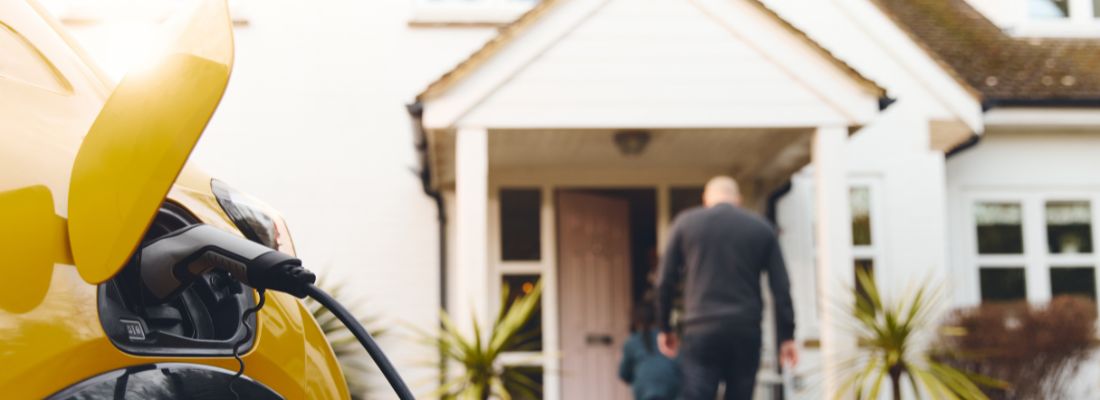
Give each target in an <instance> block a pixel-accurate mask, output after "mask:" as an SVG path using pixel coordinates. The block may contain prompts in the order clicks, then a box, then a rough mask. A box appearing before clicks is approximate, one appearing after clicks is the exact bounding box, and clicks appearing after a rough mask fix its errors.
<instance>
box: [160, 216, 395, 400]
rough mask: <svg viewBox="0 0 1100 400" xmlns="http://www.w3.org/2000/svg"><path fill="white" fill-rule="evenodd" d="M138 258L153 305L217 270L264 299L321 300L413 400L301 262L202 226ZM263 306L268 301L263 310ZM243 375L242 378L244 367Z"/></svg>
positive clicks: (169, 238) (365, 335)
mask: <svg viewBox="0 0 1100 400" xmlns="http://www.w3.org/2000/svg"><path fill="white" fill-rule="evenodd" d="M138 256H139V257H140V263H141V280H142V283H143V284H144V286H145V290H146V292H147V294H148V295H149V296H146V297H147V298H150V299H153V300H154V301H161V302H163V301H168V300H171V299H172V298H174V297H175V296H176V295H178V294H179V293H180V292H181V291H183V290H184V289H186V288H187V287H188V286H189V285H190V284H191V283H192V282H194V281H195V280H196V279H198V278H199V277H201V276H202V274H204V273H206V272H207V271H210V270H212V269H220V270H223V271H226V272H228V273H229V275H230V276H232V277H233V278H234V279H236V280H237V281H240V282H241V283H244V284H246V285H248V286H251V287H253V288H256V289H257V290H260V291H261V293H262V291H263V290H265V289H267V290H275V291H279V292H283V293H287V294H290V295H292V296H294V297H298V298H304V297H306V296H309V297H311V298H313V299H314V300H317V302H318V303H321V305H322V306H324V307H325V308H327V309H328V310H329V311H331V312H332V314H333V315H335V316H336V318H337V319H339V320H340V322H342V323H343V324H344V326H346V327H347V328H348V330H350V331H351V333H352V334H353V335H355V338H356V339H357V340H359V344H361V345H362V346H363V348H364V349H366V350H367V354H369V355H370V357H371V359H372V360H374V363H375V364H376V365H377V366H378V369H379V370H381V371H382V375H384V376H385V377H386V381H388V382H389V384H390V386H391V387H392V388H393V390H394V392H395V393H397V397H398V398H399V399H401V400H413V399H414V397H413V395H412V392H411V391H409V387H408V386H407V385H405V381H404V380H403V379H401V375H400V374H398V373H397V369H395V368H394V367H393V364H391V363H390V360H389V358H387V357H386V354H385V353H384V352H382V348H381V347H378V343H376V342H375V341H374V338H372V337H371V335H370V334H369V333H367V330H366V329H364V328H363V325H360V324H359V321H358V320H356V318H355V317H354V316H353V315H352V314H351V313H350V312H348V310H347V309H346V308H344V306H343V305H341V304H340V303H339V302H338V301H336V299H333V298H332V296H329V294H328V293H325V291H324V290H321V289H320V288H318V287H317V286H314V285H313V283H314V282H316V281H317V276H316V275H314V274H313V273H312V272H310V271H309V270H307V269H305V268H304V267H302V261H301V260H299V259H297V258H294V257H292V256H290V255H289V254H285V253H282V252H279V251H276V250H272V249H271V248H269V247H266V246H263V245H261V244H258V243H255V242H252V241H250V240H248V239H245V238H243V237H240V236H237V235H234V234H232V233H229V232H226V231H224V230H221V229H218V228H215V227H212V226H209V225H202V224H199V225H192V226H188V227H186V228H183V229H180V230H178V231H175V232H172V233H170V234H168V235H165V236H163V237H161V238H158V239H157V240H156V241H153V242H151V243H149V244H148V245H146V246H145V247H143V248H142V249H141V250H140V251H139V253H138ZM262 304H263V297H261V303H260V305H262ZM256 308H257V309H258V308H259V307H256ZM242 318H243V317H242ZM245 329H248V327H247V326H246V327H245ZM241 370H242V372H243V363H242V367H241Z"/></svg>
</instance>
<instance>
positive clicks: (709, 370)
mask: <svg viewBox="0 0 1100 400" xmlns="http://www.w3.org/2000/svg"><path fill="white" fill-rule="evenodd" d="M682 346H683V348H682V349H681V353H680V368H681V371H682V372H683V376H684V381H683V394H682V396H681V398H682V399H683V400H714V399H715V397H716V396H717V393H718V383H719V382H725V383H726V400H749V399H752V392H753V389H754V388H755V386H756V370H757V369H759V368H760V332H759V331H755V332H738V331H732V330H729V329H722V328H707V327H700V328H694V329H693V328H692V327H689V328H688V329H687V330H686V331H685V332H684V339H683V345H682Z"/></svg>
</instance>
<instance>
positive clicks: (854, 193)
mask: <svg viewBox="0 0 1100 400" xmlns="http://www.w3.org/2000/svg"><path fill="white" fill-rule="evenodd" d="M848 199H849V202H850V203H851V208H852V244H853V245H856V246H870V245H871V188H869V187H867V186H853V187H852V188H851V189H850V190H849V194H848Z"/></svg>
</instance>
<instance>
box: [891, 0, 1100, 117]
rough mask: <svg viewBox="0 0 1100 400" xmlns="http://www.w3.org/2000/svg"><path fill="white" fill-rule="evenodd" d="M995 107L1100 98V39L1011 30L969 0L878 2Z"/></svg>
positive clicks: (1084, 101)
mask: <svg viewBox="0 0 1100 400" xmlns="http://www.w3.org/2000/svg"><path fill="white" fill-rule="evenodd" d="M874 2H875V3H876V4H877V5H878V6H879V8H880V9H882V10H883V11H884V12H885V13H886V14H887V15H889V16H890V17H891V18H892V19H893V20H894V22H895V23H897V24H898V25H899V26H900V27H901V28H902V29H904V30H905V31H906V32H907V33H908V34H909V35H910V36H911V37H912V38H913V39H914V40H915V41H916V42H917V43H918V44H920V45H921V46H922V47H923V48H924V49H925V51H926V52H928V54H929V55H930V56H932V57H933V58H935V59H936V61H937V62H939V63H940V64H941V65H942V66H943V67H944V68H945V69H946V70H947V71H948V72H949V73H951V74H952V75H954V77H955V78H956V79H957V80H958V81H959V82H960V83H962V84H963V85H965V86H967V87H969V88H971V89H973V90H974V91H976V92H977V93H978V94H979V95H980V97H981V100H982V103H983V104H984V105H985V106H987V107H991V106H997V105H1003V106H1008V105H1067V106H1069V105H1093V104H1098V102H1100V73H1097V72H1096V71H1098V70H1100V40H1097V39H1075V38H1074V39H1067V38H1022V37H1012V36H1009V35H1007V34H1005V33H1004V32H1003V31H1002V30H1001V29H1000V28H999V27H997V26H996V25H994V24H993V23H992V22H991V21H990V20H989V19H987V18H986V17H985V16H983V15H982V14H981V13H980V12H978V11H977V10H975V9H974V8H973V7H971V6H970V5H969V4H968V3H967V2H966V1H965V0H874Z"/></svg>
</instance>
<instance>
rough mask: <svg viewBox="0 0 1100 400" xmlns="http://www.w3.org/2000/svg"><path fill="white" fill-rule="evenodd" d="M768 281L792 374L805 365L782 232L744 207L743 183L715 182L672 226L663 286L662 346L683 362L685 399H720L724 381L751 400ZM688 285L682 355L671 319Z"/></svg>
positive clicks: (732, 392)
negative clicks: (675, 303)
mask: <svg viewBox="0 0 1100 400" xmlns="http://www.w3.org/2000/svg"><path fill="white" fill-rule="evenodd" d="M762 274H766V275H767V276H768V286H769V287H770V288H771V292H772V298H773V300H774V304H775V307H776V325H777V330H778V334H779V341H780V343H781V344H780V361H781V362H782V363H783V365H784V366H786V367H788V368H793V367H794V365H795V364H796V363H797V362H798V353H797V348H796V346H795V344H794V340H793V338H794V308H793V307H792V306H791V294H790V284H789V280H788V279H787V268H786V266H784V264H783V256H782V254H780V251H779V242H778V240H777V238H776V232H775V229H773V228H772V226H771V224H769V223H768V222H767V221H765V220H764V219H763V218H760V217H759V216H757V215H755V214H753V213H751V212H749V211H746V210H745V209H743V208H741V193H740V191H739V190H738V188H737V181H735V180H733V179H732V178H730V177H726V176H719V177H716V178H713V179H711V180H710V182H708V183H707V186H706V190H705V191H704V192H703V207H700V208H695V209H691V210H688V211H685V212H683V213H681V214H680V216H678V217H677V218H676V221H675V222H674V223H673V226H672V233H671V235H670V236H669V242H668V247H666V248H665V254H664V258H663V259H662V260H661V269H660V272H659V278H658V281H657V290H658V299H657V310H658V313H659V314H658V323H659V325H660V328H661V333H660V334H659V335H658V338H657V343H658V346H659V347H660V349H661V352H662V353H665V355H667V356H669V357H674V356H676V355H677V353H679V355H680V362H681V368H682V371H683V375H684V380H683V386H682V387H683V394H682V396H681V398H682V399H686V400H714V398H715V396H716V394H717V391H718V384H719V383H720V382H725V383H726V399H737V400H748V399H752V392H753V388H754V387H755V386H756V371H757V369H758V367H759V366H760V344H761V333H760V325H761V319H762V318H763V301H762V300H761V295H760V277H761V275H762ZM682 279H683V280H684V317H683V318H682V319H681V328H682V329H681V330H682V332H683V336H684V337H683V346H682V347H683V348H682V349H680V347H681V346H680V339H679V337H678V335H677V334H676V333H675V332H673V331H672V329H671V326H670V321H669V318H670V314H671V309H672V303H673V296H674V294H675V291H676V288H677V286H678V285H679V284H680V282H681V280H682Z"/></svg>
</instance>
